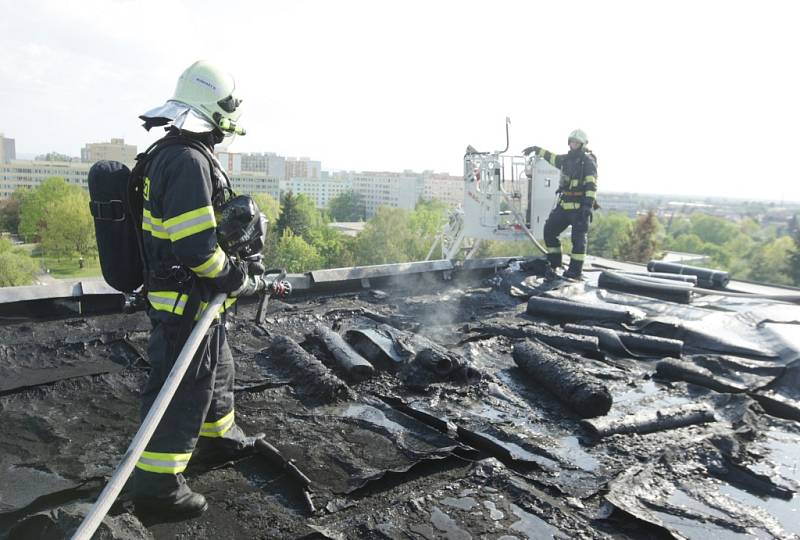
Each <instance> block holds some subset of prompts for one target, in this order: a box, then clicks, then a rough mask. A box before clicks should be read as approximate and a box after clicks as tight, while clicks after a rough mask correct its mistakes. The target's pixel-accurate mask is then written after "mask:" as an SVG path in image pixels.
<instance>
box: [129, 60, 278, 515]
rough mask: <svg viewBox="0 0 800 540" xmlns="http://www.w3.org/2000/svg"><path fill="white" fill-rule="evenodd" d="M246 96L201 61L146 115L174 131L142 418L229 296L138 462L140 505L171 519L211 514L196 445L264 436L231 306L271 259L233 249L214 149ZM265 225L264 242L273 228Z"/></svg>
mask: <svg viewBox="0 0 800 540" xmlns="http://www.w3.org/2000/svg"><path fill="white" fill-rule="evenodd" d="M240 103H241V100H240V99H239V98H238V97H237V96H236V94H235V86H234V80H233V78H232V77H231V76H230V75H229V74H228V73H226V72H225V71H223V70H221V69H219V68H218V67H217V66H215V65H213V64H211V63H209V62H205V61H200V62H196V63H194V64H192V65H191V66H190V67H189V68H188V69H186V70H185V71H184V72H183V74H182V75H181V76H180V78H179V79H178V84H177V87H176V89H175V93H174V95H173V97H172V98H171V99H170V100H168V101H167V102H166V103H165V104H164V105H161V106H160V107H156V108H155V109H152V110H150V111H148V112H147V113H145V114H144V115H142V116H141V117H140V118H142V120H144V127H145V129H148V130H149V129H150V128H152V127H158V126H164V127H165V129H166V130H167V133H166V136H165V137H164V138H163V139H160V141H159V142H158V143H157V144H162V143H163V145H162V146H163V147H162V148H161V149H160V150H158V152H157V153H156V154H154V155H153V157H152V158H151V159H150V161H148V162H147V165H146V168H145V172H144V185H143V190H142V193H143V199H144V201H143V216H142V251H143V252H144V253H143V254H144V257H143V258H144V263H145V284H146V287H147V301H148V315H149V317H150V320H151V323H152V332H151V334H150V341H149V343H148V347H147V352H148V357H149V361H150V365H151V371H150V376H149V379H148V381H147V383H146V384H145V387H144V388H143V390H142V397H141V415H142V418H144V417H145V415H146V414H147V412H148V411H149V409H150V407H151V405H152V404H153V402H154V400H155V398H156V396H157V395H158V392H159V390H160V389H161V387H162V385H163V384H164V381H165V380H166V378H167V375H168V374H169V372H170V370H171V369H172V366H173V364H174V362H175V360H176V359H177V356H178V354H179V352H180V350H181V348H182V346H183V343H184V342H185V340H186V338H187V337H188V334H189V333H190V332H191V328H192V326H193V324H194V321H195V320H196V319H197V318H198V317H199V315H200V314H201V313H202V310H203V308H204V306H205V304H206V302H208V301H209V300H210V298H211V297H212V296H213V295H214V294H215V293H217V292H225V293H228V294H229V298H228V300H226V302H225V304H224V307H223V312H222V313H221V315H220V318H219V319H218V320H217V321H216V323H215V324H213V325H212V327H211V329H210V330H209V332H208V334H207V335H206V337H205V339H204V340H203V342H202V343H201V345H200V347H199V349H198V352H197V353H196V354H195V356H194V358H193V359H192V362H191V364H190V366H189V368H188V369H187V371H186V374H185V376H184V378H183V380H182V381H181V384H180V386H179V387H178V389H177V392H176V393H175V396H174V398H173V399H172V401H171V402H170V405H169V407H168V408H167V410H166V413H165V414H164V417H163V419H162V420H161V423H160V424H159V425H158V428H157V429H156V431H155V433H154V435H153V437H152V439H151V440H150V442H149V443H148V445H147V448H146V450H145V452H144V453H143V454H142V456H141V458H140V459H139V461H138V462H137V464H136V470H135V476H134V496H133V499H134V504H135V506H136V511H137V512H138V513H145V514H148V513H158V514H161V515H165V516H169V517H171V518H185V517H191V516H196V515H199V514H201V513H202V512H204V511H205V510H206V509H207V508H208V504H207V502H206V499H205V497H203V495H201V494H199V493H195V492H193V491H192V490H191V489H189V487H188V486H187V485H186V481H185V480H184V478H183V475H182V474H181V473H182V472H183V471H184V470H185V469H186V466H187V464H188V462H189V460H190V458H192V455H193V452H194V458H193V459H202V460H204V461H205V460H218V459H222V460H224V459H230V458H232V457H235V456H237V455H241V453H242V452H246V451H247V450H248V449H251V448H252V447H253V446H254V444H255V437H246V436H245V434H244V433H243V432H242V430H241V429H240V428H239V427H238V426H237V425H236V421H235V418H234V399H233V381H234V365H233V357H232V355H231V351H230V348H229V347H228V343H227V339H226V335H225V314H224V309H225V308H227V307H229V306H230V305H231V304H232V303H233V302H234V301H235V299H236V298H237V297H240V296H244V295H249V294H255V293H256V292H258V290H259V289H260V285H262V284H263V281H259V280H260V279H261V276H260V275H259V272H262V273H263V266H261V268H260V270H259V268H258V267H259V266H260V264H253V263H244V262H241V261H240V260H238V259H234V258H232V257H231V256H230V255H229V254H228V253H226V252H225V251H224V250H223V249H222V247H221V245H220V241H218V240H219V238H220V236H219V230H218V229H220V228H221V227H223V225H224V224H222V223H220V224H218V223H217V219H219V217H218V216H219V215H224V214H220V212H221V210H220V209H221V208H222V209H223V210H222V211H223V212H224V208H225V205H226V204H228V203H229V202H230V200H231V199H230V194H231V193H232V192H231V190H230V184H229V182H228V179H227V176H226V175H225V173H224V171H222V169H221V167H220V166H219V163H218V162H217V161H216V158H214V156H213V148H214V145H215V144H218V143H220V142H222V141H223V140H224V139H225V137H227V136H230V135H233V134H240V135H243V134H244V130H243V129H242V128H241V127H240V126H239V125H238V123H237V122H238V120H239V116H240V114H241V110H240ZM156 148H158V146H157V147H156ZM137 159H138V158H137ZM265 226H266V224H265V223H264V227H265ZM257 234H258V235H261V236H262V238H260V241H261V242H262V243H261V245H262V246H263V231H261V232H259V233H257ZM255 241H259V238H256V239H255ZM259 249H260V248H259Z"/></svg>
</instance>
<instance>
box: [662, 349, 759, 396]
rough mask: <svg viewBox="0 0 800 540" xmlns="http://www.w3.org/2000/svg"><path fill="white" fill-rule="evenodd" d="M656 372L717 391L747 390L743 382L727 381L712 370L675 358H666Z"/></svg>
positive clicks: (737, 391)
mask: <svg viewBox="0 0 800 540" xmlns="http://www.w3.org/2000/svg"><path fill="white" fill-rule="evenodd" d="M656 373H657V374H658V376H659V377H663V378H665V379H673V380H678V381H685V382H688V383H692V384H696V385H698V386H704V387H705V388H710V389H711V390H714V391H716V392H724V393H731V394H741V393H742V392H745V391H747V387H746V386H743V385H741V384H738V383H735V382H732V381H726V380H724V379H722V378H720V377H717V376H716V375H714V373H712V372H711V371H710V370H708V369H706V368H704V367H701V366H698V365H696V364H692V363H690V362H685V361H682V360H677V359H675V358H665V359H664V360H662V361H660V362H659V363H658V364H656Z"/></svg>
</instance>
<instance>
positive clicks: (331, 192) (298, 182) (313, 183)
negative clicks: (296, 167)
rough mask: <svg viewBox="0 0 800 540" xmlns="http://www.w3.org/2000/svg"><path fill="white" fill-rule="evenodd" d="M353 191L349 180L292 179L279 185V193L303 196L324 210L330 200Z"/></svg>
mask: <svg viewBox="0 0 800 540" xmlns="http://www.w3.org/2000/svg"><path fill="white" fill-rule="evenodd" d="M352 189H353V182H352V180H351V179H349V178H340V179H335V178H326V179H313V178H292V179H290V180H285V181H284V182H282V184H281V192H282V193H286V192H287V191H291V192H292V193H294V194H297V195H299V194H301V193H302V194H304V195H306V196H307V197H308V198H309V199H311V200H312V201H314V204H315V205H316V206H317V208H326V207H327V206H328V203H329V202H330V200H331V199H333V198H334V197H336V196H337V195H341V194H342V193H345V192H347V191H350V190H352Z"/></svg>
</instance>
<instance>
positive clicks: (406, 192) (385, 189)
mask: <svg viewBox="0 0 800 540" xmlns="http://www.w3.org/2000/svg"><path fill="white" fill-rule="evenodd" d="M352 182H353V191H355V192H357V193H360V194H361V195H362V196H363V197H364V203H365V206H366V210H367V218H370V217H372V216H374V215H375V212H377V210H378V208H380V207H381V206H390V207H392V208H405V209H406V210H413V209H414V207H415V206H416V205H417V201H419V199H420V197H421V196H422V194H423V191H424V185H425V182H424V178H423V175H422V174H420V173H415V172H414V171H403V172H401V173H396V172H356V173H352Z"/></svg>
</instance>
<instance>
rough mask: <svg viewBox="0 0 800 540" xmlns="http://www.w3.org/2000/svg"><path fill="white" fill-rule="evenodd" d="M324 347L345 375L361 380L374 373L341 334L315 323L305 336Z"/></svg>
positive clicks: (370, 365) (372, 368) (373, 369)
mask: <svg viewBox="0 0 800 540" xmlns="http://www.w3.org/2000/svg"><path fill="white" fill-rule="evenodd" d="M306 337H307V338H310V339H311V340H313V341H315V342H316V343H318V344H319V346H320V347H322V348H324V349H325V350H326V351H327V352H328V353H329V354H330V355H331V357H332V358H333V360H334V361H335V362H336V366H337V368H338V369H339V370H341V371H343V372H344V373H346V374H347V377H349V378H351V379H355V380H363V379H366V378H369V377H371V376H372V375H374V374H375V368H374V367H373V366H372V364H370V363H369V362H368V361H367V360H366V359H364V357H363V356H361V355H360V354H358V353H357V352H356V351H355V350H354V349H353V348H352V347H351V346H350V344H349V343H347V342H346V341H345V340H344V338H343V337H342V336H340V335H339V334H337V333H336V332H334V331H333V330H331V329H330V328H328V327H327V326H325V325H324V324H317V325H315V326H314V330H313V332H311V334H308V335H307V336H306Z"/></svg>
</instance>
